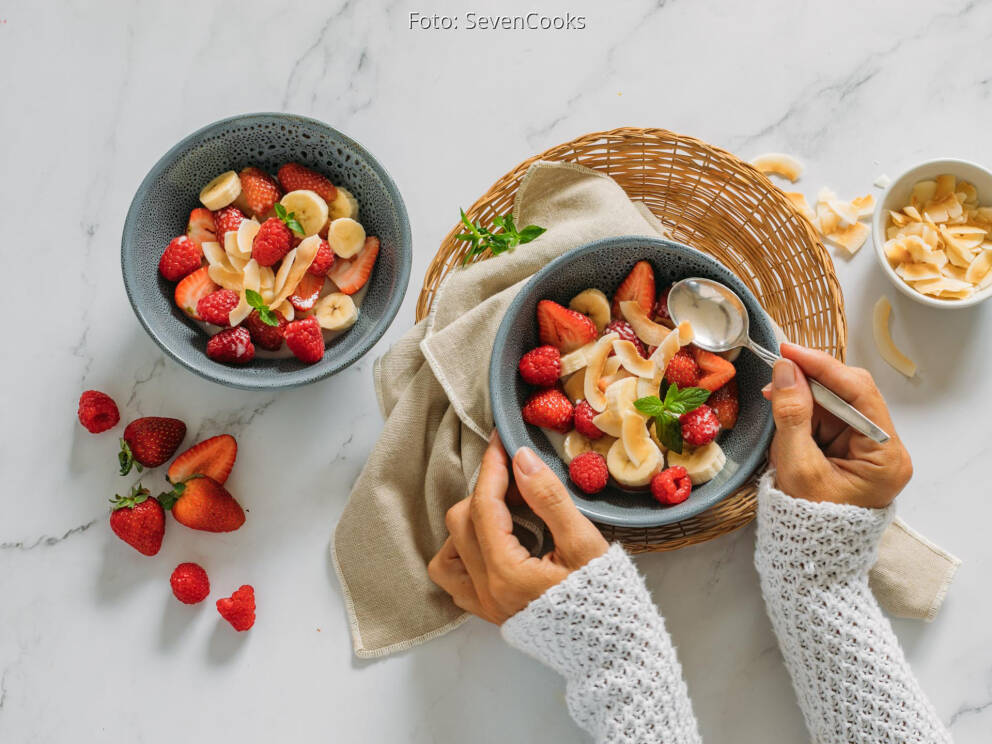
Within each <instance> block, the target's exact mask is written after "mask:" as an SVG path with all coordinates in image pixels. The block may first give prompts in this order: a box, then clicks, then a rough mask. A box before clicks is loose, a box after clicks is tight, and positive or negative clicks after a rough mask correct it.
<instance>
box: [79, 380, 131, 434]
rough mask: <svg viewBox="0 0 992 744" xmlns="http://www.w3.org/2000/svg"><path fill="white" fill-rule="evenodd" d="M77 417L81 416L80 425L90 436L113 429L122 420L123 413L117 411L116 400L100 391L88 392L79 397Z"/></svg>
mask: <svg viewBox="0 0 992 744" xmlns="http://www.w3.org/2000/svg"><path fill="white" fill-rule="evenodd" d="M76 415H77V416H79V423H81V424H82V425H83V427H85V429H86V431H88V432H89V433H90V434H99V433H100V432H104V431H107V430H108V429H113V428H114V427H115V426H117V423H118V422H119V421H120V420H121V413H120V411H118V410H117V404H116V403H114V399H113V398H111V397H110V396H109V395H107V394H106V393H101V392H100V391H99V390H86V391H84V392H83V394H82V395H80V396H79V408H78V410H77V411H76Z"/></svg>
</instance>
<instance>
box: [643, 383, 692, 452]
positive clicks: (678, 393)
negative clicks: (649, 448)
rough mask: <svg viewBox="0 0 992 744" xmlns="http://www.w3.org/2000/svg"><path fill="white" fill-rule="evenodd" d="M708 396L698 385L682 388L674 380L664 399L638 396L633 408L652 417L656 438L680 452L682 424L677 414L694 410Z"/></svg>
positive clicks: (674, 450)
mask: <svg viewBox="0 0 992 744" xmlns="http://www.w3.org/2000/svg"><path fill="white" fill-rule="evenodd" d="M709 397H710V391H709V390H705V389H703V388H698V387H690V388H682V389H681V390H679V386H678V385H676V384H675V383H674V382H673V383H672V384H671V385H669V386H668V390H667V391H665V399H664V400H662V399H661V398H659V397H658V396H656V395H649V396H647V397H644V398H638V399H637V400H635V401H634V408H636V409H637V410H638V411H640V412H641V413H643V414H644V415H645V416H653V417H654V430H655V434H657V436H658V440H659V441H660V442H661V443H662V444H663V445H665V446H666V447H667V448H668V449H670V450H672V451H673V452H677V453H679V454H682V447H683V445H684V442H683V441H682V425H681V424H680V423H679V416H682V415H683V414H686V413H689V411H694V410H696V409H697V408H699V407H700V406H701V405H703V403H705V402H706V401H707V400H708V399H709Z"/></svg>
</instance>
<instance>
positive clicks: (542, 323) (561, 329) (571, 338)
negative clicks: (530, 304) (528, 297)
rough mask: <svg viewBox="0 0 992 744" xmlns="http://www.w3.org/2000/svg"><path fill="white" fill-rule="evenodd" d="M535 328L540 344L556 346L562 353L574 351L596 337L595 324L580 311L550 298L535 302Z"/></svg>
mask: <svg viewBox="0 0 992 744" xmlns="http://www.w3.org/2000/svg"><path fill="white" fill-rule="evenodd" d="M537 328H538V335H539V336H540V338H541V343H542V344H551V345H552V346H556V347H557V348H558V350H559V351H560V352H561V353H562V354H567V353H568V352H570V351H575V350H576V349H578V348H579V347H580V346H585V345H586V344H587V343H589V342H590V341H592V340H593V339H594V338H596V336H597V333H596V324H595V323H593V322H592V321H591V320H589V318H588V317H587V316H585V315H583V314H582V313H578V312H576V311H575V310H569V309H568V308H567V307H563V306H562V305H559V304H558V303H557V302H552V301H551V300H541V301H540V302H538V303H537Z"/></svg>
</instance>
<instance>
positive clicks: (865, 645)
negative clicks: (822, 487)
mask: <svg viewBox="0 0 992 744" xmlns="http://www.w3.org/2000/svg"><path fill="white" fill-rule="evenodd" d="M893 511H894V507H891V506H890V507H889V508H887V509H862V508H860V507H856V506H848V505H843V504H831V503H815V502H812V501H806V500H804V499H797V498H792V497H790V496H788V495H786V494H784V493H782V492H781V491H779V490H778V489H776V488H775V487H774V473H771V472H769V473H767V474H765V476H764V477H763V478H762V480H761V485H760V489H759V491H758V536H757V545H756V549H755V566H756V567H757V569H758V574H759V575H760V577H761V592H762V594H763V596H764V599H765V605H766V607H767V609H768V616H769V618H770V619H771V623H772V626H773V628H774V630H775V635H776V636H778V642H779V646H780V648H781V650H782V655H783V657H784V658H785V664H786V667H787V668H788V670H789V674H790V675H791V677H792V684H793V687H794V688H795V690H796V696H797V697H798V699H799V705H800V707H801V708H802V711H803V716H804V717H805V719H806V725H807V727H808V728H809V730H810V734H811V735H812V738H813V741H814V742H816V744H869V743H870V744H897V743H898V744H904V743H907V742H919V743H922V742H926V744H940V743H949V742H950V741H951V737H950V734H949V733H948V732H947V730H946V729H945V728H944V726H943V725H942V724H941V722H940V720H939V718H938V717H937V714H936V712H935V711H934V709H933V706H932V705H931V704H930V702H929V701H928V700H927V698H926V696H925V695H924V694H923V691H922V690H921V689H920V686H919V683H918V682H917V681H916V678H915V677H914V676H913V672H912V670H911V669H910V668H909V665H908V664H907V663H906V659H905V657H904V656H903V652H902V649H901V648H900V647H899V641H898V640H897V639H896V636H895V634H894V633H893V632H892V626H891V625H890V624H889V621H888V620H887V619H886V618H885V617H884V616H883V615H882V612H881V610H880V608H879V606H878V603H877V602H876V601H875V597H874V596H873V595H872V593H871V591H870V590H869V588H868V570H869V569H870V568H871V566H872V565H873V564H874V562H875V558H876V555H877V550H878V541H879V538H880V537H881V535H882V532H883V531H884V530H885V528H886V527H887V526H888V524H889V522H890V521H891V520H892V517H893Z"/></svg>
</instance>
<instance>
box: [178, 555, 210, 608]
mask: <svg viewBox="0 0 992 744" xmlns="http://www.w3.org/2000/svg"><path fill="white" fill-rule="evenodd" d="M169 585H170V586H171V587H172V593H173V594H174V595H175V597H176V599H178V600H179V601H180V602H182V603H183V604H196V603H198V602H202V601H203V600H205V599H206V598H207V595H208V594H210V578H209V577H208V576H207V572H206V571H204V570H203V566H201V565H199V564H198V563H180V564H179V565H178V566H176V568H175V570H174V571H173V572H172V576H170V577H169Z"/></svg>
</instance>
